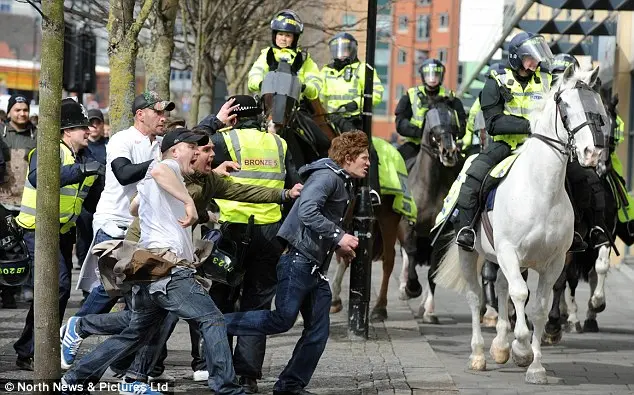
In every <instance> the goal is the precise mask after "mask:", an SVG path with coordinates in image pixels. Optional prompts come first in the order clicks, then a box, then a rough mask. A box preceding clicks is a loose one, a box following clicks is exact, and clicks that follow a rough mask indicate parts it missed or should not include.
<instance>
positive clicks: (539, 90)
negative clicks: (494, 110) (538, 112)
mask: <svg viewBox="0 0 634 395" xmlns="http://www.w3.org/2000/svg"><path fill="white" fill-rule="evenodd" d="M491 77H492V78H493V79H495V81H496V82H497V84H498V86H499V87H500V89H508V91H509V92H510V93H511V95H512V96H513V99H512V100H511V101H505V102H504V114H506V115H515V116H516V117H521V118H525V119H529V118H528V117H529V115H530V113H531V111H532V110H533V109H534V108H535V107H536V106H537V105H538V104H539V103H540V102H541V101H542V100H544V99H545V98H546V94H547V93H548V91H549V90H550V84H551V82H552V75H550V74H549V73H548V72H546V71H543V70H542V69H538V70H536V71H535V73H533V76H532V78H531V80H530V81H529V82H528V84H527V85H526V88H524V89H522V85H521V84H519V83H518V82H517V81H515V80H514V79H513V71H512V70H511V69H508V68H507V69H504V71H503V72H497V71H495V70H491ZM527 138H528V135H527V134H503V135H497V136H493V141H504V142H506V143H507V144H508V145H510V146H511V148H512V149H515V148H517V146H518V145H520V144H522V143H523V142H524V141H526V139H527Z"/></svg>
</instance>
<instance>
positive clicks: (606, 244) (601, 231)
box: [590, 226, 610, 249]
mask: <svg viewBox="0 0 634 395" xmlns="http://www.w3.org/2000/svg"><path fill="white" fill-rule="evenodd" d="M595 231H596V232H598V234H599V235H601V234H603V235H604V236H605V239H606V240H605V241H604V242H602V243H599V244H594V245H593V246H592V248H594V249H597V248H599V247H603V246H609V245H610V239H609V238H608V234H607V233H606V232H605V230H603V228H601V227H599V226H595V227H593V228H592V229H590V240H592V235H593V233H592V232H595Z"/></svg>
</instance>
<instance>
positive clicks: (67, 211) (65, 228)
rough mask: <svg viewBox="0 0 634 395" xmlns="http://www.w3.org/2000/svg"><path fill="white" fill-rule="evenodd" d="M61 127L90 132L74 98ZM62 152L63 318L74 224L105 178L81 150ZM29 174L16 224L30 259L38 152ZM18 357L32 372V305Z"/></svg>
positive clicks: (101, 169) (66, 101) (65, 147)
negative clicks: (90, 194) (100, 179)
mask: <svg viewBox="0 0 634 395" xmlns="http://www.w3.org/2000/svg"><path fill="white" fill-rule="evenodd" d="M61 119H62V121H61V127H62V133H64V130H66V129H71V128H85V129H86V130H87V129H88V118H87V113H86V110H85V109H84V108H83V106H81V105H80V104H78V103H77V102H75V101H74V100H73V99H64V100H63V101H62V107H61ZM59 152H60V163H61V167H60V186H61V188H60V190H59V193H60V196H59V206H60V207H59V224H60V227H59V241H60V247H59V248H60V251H59V318H60V322H59V324H60V325H61V322H62V321H61V320H62V319H63V317H64V311H65V310H66V303H67V302H68V299H69V297H70V286H71V269H72V249H73V244H74V243H75V221H76V220H77V217H78V216H79V214H80V213H81V209H82V204H83V201H84V199H85V197H86V195H87V194H88V191H89V189H90V187H91V185H92V184H93V183H94V181H95V178H96V176H97V175H103V174H104V171H105V168H104V166H103V165H101V164H100V163H97V162H84V158H83V156H82V154H81V151H80V152H79V153H78V152H75V151H74V149H73V147H72V146H69V145H68V144H67V143H66V142H64V141H63V140H61V141H60V144H59ZM28 159H29V172H28V174H27V176H26V180H25V183H24V191H23V193H22V205H21V207H20V214H19V215H18V217H17V218H16V222H17V224H18V225H19V226H20V227H22V228H23V229H24V241H25V242H26V245H27V248H28V249H29V253H30V255H31V257H34V256H35V228H36V223H35V215H36V209H37V207H36V201H37V152H36V149H34V150H32V151H31V152H30V153H29V156H28ZM13 347H14V348H15V350H16V352H17V354H18V360H17V365H18V367H20V368H21V369H26V370H31V369H32V358H33V303H31V308H30V310H29V313H28V315H27V318H26V325H25V327H24V331H23V332H22V335H21V336H20V338H19V339H18V341H17V342H16V343H15V344H14V346H13Z"/></svg>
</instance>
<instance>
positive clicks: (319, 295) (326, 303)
mask: <svg viewBox="0 0 634 395" xmlns="http://www.w3.org/2000/svg"><path fill="white" fill-rule="evenodd" d="M312 267H313V263H312V262H311V261H310V260H309V259H308V258H306V257H305V256H304V255H302V254H301V253H300V252H299V251H296V250H291V251H290V252H288V253H287V254H285V255H282V257H281V258H280V262H279V263H278V265H277V292H276V295H275V310H274V311H270V310H257V311H247V312H242V313H231V314H226V315H225V323H226V326H227V332H228V333H229V334H230V335H237V336H254V335H273V334H276V333H283V332H287V331H288V330H290V329H291V328H292V327H293V325H294V324H295V320H296V319H297V314H298V313H299V312H301V313H302V317H304V331H303V332H302V336H301V337H300V339H299V341H298V342H297V344H296V345H295V349H294V350H293V356H292V357H291V359H290V361H289V362H288V364H287V365H286V367H285V368H284V370H283V371H282V373H281V374H280V377H279V380H278V381H277V382H276V383H275V390H276V391H296V390H299V389H302V388H304V387H306V385H308V382H309V381H310V379H311V377H312V376H313V373H314V372H315V369H316V368H317V363H318V362H319V359H320V358H321V355H322V354H323V352H324V349H325V348H326V343H327V341H328V335H329V329H330V328H329V327H330V317H329V310H330V302H331V301H332V294H331V293H330V286H329V285H328V282H326V281H324V280H322V279H320V278H319V277H318V276H317V274H316V273H315V274H311V270H312Z"/></svg>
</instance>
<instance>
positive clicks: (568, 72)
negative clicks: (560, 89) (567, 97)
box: [563, 64, 575, 81]
mask: <svg viewBox="0 0 634 395" xmlns="http://www.w3.org/2000/svg"><path fill="white" fill-rule="evenodd" d="M574 73H575V66H574V65H572V64H571V65H569V66H568V67H566V70H564V75H563V78H564V81H567V80H569V79H570V78H571V77H572V76H573V74H574Z"/></svg>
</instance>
